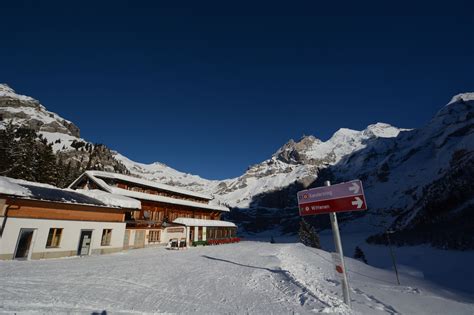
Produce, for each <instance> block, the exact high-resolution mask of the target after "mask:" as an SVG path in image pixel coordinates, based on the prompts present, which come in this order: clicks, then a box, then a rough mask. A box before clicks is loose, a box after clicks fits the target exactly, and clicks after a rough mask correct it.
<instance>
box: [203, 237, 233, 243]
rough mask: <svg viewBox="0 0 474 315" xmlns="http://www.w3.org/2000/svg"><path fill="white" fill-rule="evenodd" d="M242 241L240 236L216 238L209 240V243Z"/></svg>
mask: <svg viewBox="0 0 474 315" xmlns="http://www.w3.org/2000/svg"><path fill="white" fill-rule="evenodd" d="M238 242H240V237H231V238H221V239H215V240H207V245H220V244H229V243H238Z"/></svg>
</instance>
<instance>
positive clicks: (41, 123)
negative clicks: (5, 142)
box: [0, 84, 80, 140]
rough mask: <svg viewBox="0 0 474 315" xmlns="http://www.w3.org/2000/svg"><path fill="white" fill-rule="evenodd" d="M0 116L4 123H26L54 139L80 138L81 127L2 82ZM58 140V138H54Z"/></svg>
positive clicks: (0, 88)
mask: <svg viewBox="0 0 474 315" xmlns="http://www.w3.org/2000/svg"><path fill="white" fill-rule="evenodd" d="M0 116H1V118H2V121H3V122H4V123H9V122H12V123H13V124H15V125H24V126H27V127H29V128H32V129H34V130H37V131H39V132H41V133H45V135H46V136H47V138H50V140H53V139H54V138H57V139H59V138H60V136H58V135H56V136H55V135H54V134H63V136H62V138H63V139H66V138H68V139H69V138H77V139H79V138H80V131H79V128H78V127H77V126H76V125H74V123H72V122H71V121H69V120H66V119H64V118H62V117H60V116H59V115H57V114H55V113H53V112H50V111H48V110H47V109H46V107H44V106H43V105H42V104H41V103H40V102H39V101H38V100H36V99H34V98H32V97H30V96H25V95H21V94H18V93H16V92H15V91H14V90H13V89H12V88H11V87H9V86H8V85H6V84H0ZM54 140H56V139H54Z"/></svg>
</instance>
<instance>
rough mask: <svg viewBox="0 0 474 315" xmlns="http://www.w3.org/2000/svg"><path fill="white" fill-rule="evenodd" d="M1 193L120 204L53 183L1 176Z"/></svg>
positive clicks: (109, 206) (89, 202)
mask: <svg viewBox="0 0 474 315" xmlns="http://www.w3.org/2000/svg"><path fill="white" fill-rule="evenodd" d="M0 194H3V195H9V196H17V197H21V198H23V199H32V200H41V201H52V202H59V203H70V204H80V205H92V206H99V207H108V208H118V207H119V206H117V205H113V204H108V203H104V202H102V201H101V200H99V199H97V198H94V197H91V196H87V195H85V194H82V193H80V192H77V191H75V190H72V189H61V188H57V187H55V186H52V185H48V184H42V183H36V182H30V181H26V180H22V179H14V178H9V177H4V176H0Z"/></svg>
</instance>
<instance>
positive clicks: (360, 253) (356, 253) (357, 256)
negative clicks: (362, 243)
mask: <svg viewBox="0 0 474 315" xmlns="http://www.w3.org/2000/svg"><path fill="white" fill-rule="evenodd" d="M354 258H355V259H358V260H360V261H363V262H364V263H366V264H367V259H366V258H365V254H364V252H363V251H362V249H361V248H360V247H359V246H356V248H355V251H354Z"/></svg>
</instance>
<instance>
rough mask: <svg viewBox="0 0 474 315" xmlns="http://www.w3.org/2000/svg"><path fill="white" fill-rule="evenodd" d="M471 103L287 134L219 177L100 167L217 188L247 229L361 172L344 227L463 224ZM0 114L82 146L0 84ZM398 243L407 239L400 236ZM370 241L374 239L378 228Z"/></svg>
mask: <svg viewBox="0 0 474 315" xmlns="http://www.w3.org/2000/svg"><path fill="white" fill-rule="evenodd" d="M473 106H474V93H465V94H459V95H456V96H455V97H453V99H452V100H451V101H450V102H449V103H448V104H447V105H446V106H444V107H443V108H441V110H440V111H439V112H438V113H437V114H436V115H435V116H434V118H433V119H432V120H431V121H430V122H429V123H428V124H427V125H426V126H424V127H421V128H419V129H413V130H410V129H400V128H396V127H393V126H390V125H388V124H384V123H376V124H373V125H369V126H368V127H367V128H366V129H364V130H362V131H356V130H351V129H346V128H341V129H339V130H338V131H337V132H336V133H334V135H333V136H332V137H331V138H330V139H329V140H327V141H322V140H320V139H318V138H316V137H314V136H305V137H303V138H302V139H300V140H298V141H294V140H290V141H289V142H287V143H286V144H284V145H283V146H282V147H281V148H280V149H278V150H277V151H276V152H275V153H274V154H273V155H272V156H271V157H270V158H268V159H266V160H263V161H262V162H261V163H258V164H256V165H253V166H251V167H249V168H248V170H247V171H246V172H245V173H244V174H243V175H241V176H239V177H236V178H232V179H226V180H221V181H218V180H207V179H204V178H201V177H199V176H197V175H192V174H187V173H183V172H180V171H177V170H175V169H173V168H171V167H168V166H167V165H165V164H162V163H159V162H156V163H152V164H143V163H138V162H135V161H132V160H130V159H128V158H127V157H125V156H123V155H121V154H120V153H118V152H112V155H111V156H109V157H108V158H107V159H106V160H102V161H101V163H102V164H104V165H102V166H105V167H107V166H108V165H107V164H109V163H110V164H113V165H114V166H113V167H112V166H111V168H112V169H117V165H121V166H124V168H126V170H127V171H128V172H130V173H131V174H133V175H135V176H139V177H143V178H146V179H150V180H156V181H159V182H162V183H166V184H170V185H176V186H181V187H186V188H187V189H190V190H194V191H198V192H206V193H211V194H214V196H215V200H214V201H213V202H215V203H223V204H226V205H228V206H230V207H232V208H234V211H233V217H232V218H233V219H235V220H237V221H241V222H242V226H243V227H244V228H247V229H250V230H251V229H252V228H254V229H255V230H261V229H266V228H270V227H272V226H274V225H276V226H284V230H285V231H294V229H295V228H297V220H296V219H297V212H296V200H295V193H296V191H297V190H299V189H302V188H307V187H313V186H315V185H320V184H321V182H322V180H324V179H331V180H332V181H333V182H341V181H345V180H351V179H354V178H360V179H362V180H363V182H364V186H365V192H366V195H367V199H368V203H369V206H370V211H368V212H367V213H366V214H356V215H348V216H346V219H350V220H346V223H345V224H343V225H345V228H346V229H350V230H354V231H367V233H372V234H376V233H377V232H380V231H383V230H385V229H386V228H388V227H391V228H392V229H396V230H397V231H405V232H404V233H409V232H406V231H412V230H414V229H417V230H418V231H419V230H420V229H425V230H430V228H432V226H429V225H427V222H431V223H433V222H432V221H433V220H434V221H436V220H438V221H440V220H441V221H442V220H448V219H446V217H448V218H449V220H451V221H452V220H461V221H462V220H465V219H466V213H469V212H467V210H469V209H472V207H473V206H472V204H473V197H472V196H474V184H473V181H472V180H471V178H472V176H473V175H474V167H473V165H474V162H473V155H474V153H473V152H474V138H473V137H474V136H473V129H474V127H473V126H474V122H473V120H474V109H473ZM0 117H1V118H2V122H1V124H0V126H1V125H3V126H5V124H6V123H8V122H10V121H11V122H12V123H14V124H23V125H27V126H29V127H31V128H34V129H36V130H38V131H39V132H40V133H42V134H43V135H44V136H45V137H46V138H47V139H48V140H49V141H51V142H53V143H55V144H54V148H55V150H57V151H60V152H70V153H69V154H71V152H74V151H77V149H76V148H73V147H71V144H74V143H76V144H77V142H81V141H82V142H84V143H87V142H86V141H85V140H83V139H80V138H79V129H78V128H77V127H76V126H75V125H74V124H73V123H71V122H70V121H68V120H66V119H63V118H61V117H60V116H58V115H57V114H54V113H51V112H48V111H47V110H46V108H45V107H44V106H42V105H41V104H40V103H39V102H38V101H37V100H35V99H33V98H31V97H28V96H23V95H19V94H17V93H15V92H14V91H13V90H12V89H11V88H10V87H8V86H6V85H0ZM58 140H59V143H58ZM76 154H77V153H76ZM73 156H75V155H74V154H73ZM75 158H76V159H77V157H75ZM157 159H159V157H157ZM440 205H442V207H444V208H443V209H444V210H443V209H440ZM471 212H472V211H471ZM430 217H432V218H435V219H433V220H431V219H428V218H430ZM343 219H344V218H343ZM259 220H260V222H258V221H259ZM449 220H448V221H449ZM438 221H437V222H438ZM256 222H257V223H256ZM351 222H356V223H353V224H352V223H351ZM456 222H457V221H456ZM456 222H452V223H456ZM470 222H472V220H471V221H470ZM457 223H459V222H457ZM461 223H462V222H461ZM461 225H462V224H461ZM255 227H256V228H255ZM400 233H401V232H400ZM427 233H428V234H429V232H427ZM400 235H401V234H400ZM394 237H395V238H397V235H395V236H394ZM408 238H409V237H408ZM399 240H400V242H407V236H406V235H405V236H404V237H402V236H400V239H399ZM372 241H374V242H379V241H381V238H380V237H378V236H377V235H376V236H374V237H373V239H372ZM458 241H459V240H457V241H456V242H458ZM466 242H470V240H467V241H466ZM472 243H473V244H474V242H472ZM450 246H451V245H450Z"/></svg>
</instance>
